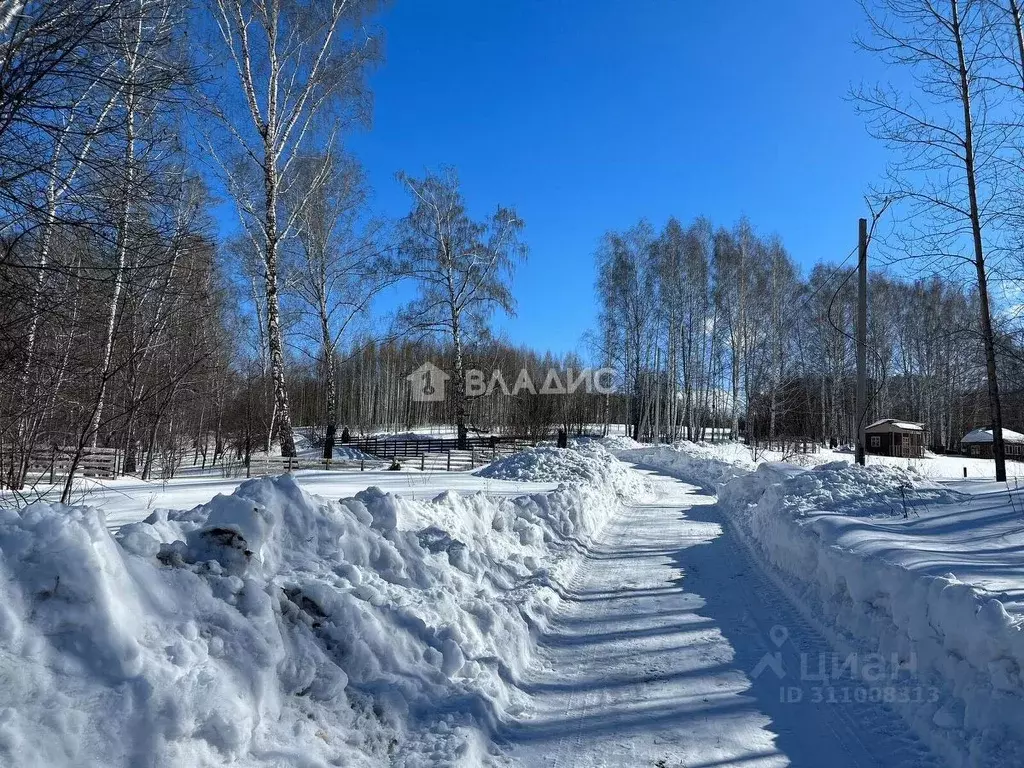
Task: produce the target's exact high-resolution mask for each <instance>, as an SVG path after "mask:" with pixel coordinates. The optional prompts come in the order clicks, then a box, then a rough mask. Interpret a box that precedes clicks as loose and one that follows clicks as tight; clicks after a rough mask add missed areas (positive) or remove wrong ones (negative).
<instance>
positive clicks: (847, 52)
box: [348, 0, 886, 352]
mask: <svg viewBox="0 0 1024 768" xmlns="http://www.w3.org/2000/svg"><path fill="white" fill-rule="evenodd" d="M380 23H381V25H382V26H383V28H384V29H385V30H386V34H387V44H386V50H387V55H386V61H385V62H384V64H383V66H382V67H381V68H380V69H379V70H378V71H376V72H375V73H374V75H373V76H372V79H371V83H372V87H373V90H374V94H375V111H374V125H373V128H372V130H370V131H367V132H363V133H360V134H357V135H353V136H352V137H350V139H349V142H348V144H349V148H350V149H352V150H353V151H354V152H355V153H356V154H357V156H358V157H359V158H360V159H361V160H362V162H363V163H364V164H365V166H366V168H367V170H368V173H369V177H370V181H371V183H372V185H373V187H374V190H375V197H374V201H373V205H374V207H375V209H376V210H377V211H379V212H381V213H384V214H387V215H391V216H400V215H402V214H403V213H404V212H405V211H406V210H407V207H408V201H407V198H406V196H405V194H404V192H403V191H402V190H401V188H400V187H399V185H398V184H397V182H395V180H394V173H395V171H397V170H399V169H405V170H407V171H409V172H410V173H413V174H418V173H422V171H423V170H424V169H425V168H428V167H429V168H434V167H437V166H439V165H441V164H452V165H454V166H456V167H457V168H458V169H459V172H460V175H461V178H462V183H463V191H464V193H465V195H466V197H467V199H468V201H469V205H470V207H471V209H472V210H473V211H474V212H475V213H478V214H483V213H486V212H489V211H490V210H491V209H493V207H494V206H495V205H497V204H498V203H502V204H507V205H513V206H515V207H516V209H517V210H518V212H519V214H520V215H521V216H522V217H523V219H524V220H525V221H526V232H525V237H526V240H527V242H528V244H529V246H530V257H529V261H528V262H527V264H526V265H524V266H522V267H520V269H519V271H518V273H517V275H516V280H515V293H516V296H517V299H518V302H519V311H518V316H517V317H516V318H513V319H510V320H505V319H499V320H498V321H497V323H496V325H497V326H498V328H499V329H500V330H502V331H503V332H504V333H505V334H506V335H507V336H509V337H510V338H511V339H512V340H513V341H515V342H517V343H522V344H528V345H530V346H532V347H535V348H537V349H539V350H551V351H554V352H566V351H569V350H572V349H575V348H577V347H578V346H579V344H580V339H581V336H582V334H583V333H584V332H585V331H586V330H587V329H589V328H591V327H592V326H593V324H594V320H595V306H594V300H593V283H594V268H593V253H594V250H595V247H596V245H597V243H598V241H599V239H600V237H601V235H602V233H603V232H605V231H606V230H608V229H620V228H625V227H628V226H630V225H631V224H633V223H635V222H636V221H637V220H638V219H639V218H641V217H647V218H648V219H650V220H651V221H652V222H653V223H654V224H655V226H659V227H660V226H661V225H662V224H663V223H664V221H665V220H666V219H667V218H668V217H669V216H670V215H675V216H677V217H679V218H680V219H682V220H684V221H686V220H689V219H691V218H693V217H694V216H696V215H698V214H703V215H706V216H709V217H710V218H711V219H712V220H714V221H715V222H716V223H720V224H726V225H730V224H732V223H733V222H734V221H735V220H736V219H737V218H738V217H739V216H740V215H742V214H746V215H747V216H748V217H749V218H750V219H751V221H752V222H753V223H754V225H755V226H756V227H757V228H758V229H759V230H761V231H763V232H765V233H769V232H777V233H779V234H780V235H781V236H782V238H783V239H784V241H785V243H786V245H787V246H788V248H789V250H790V252H791V253H792V255H793V257H794V258H795V259H796V260H797V261H798V263H800V264H801V265H802V266H803V267H804V268H805V270H806V269H807V268H808V267H809V266H810V265H812V264H814V263H815V262H818V261H830V260H834V261H839V260H842V259H843V258H844V257H845V256H846V255H847V254H848V253H849V251H850V249H851V248H852V247H853V246H854V245H855V244H856V227H857V218H858V216H861V215H864V210H863V195H864V192H865V191H866V190H867V188H868V186H869V185H870V184H871V183H872V182H873V181H876V180H877V179H878V178H879V176H880V175H881V173H882V172H883V170H884V165H885V159H886V155H885V151H884V149H883V148H882V147H881V146H880V145H878V144H877V143H876V142H874V141H873V140H872V139H870V138H869V137H868V136H867V134H866V132H865V130H864V125H863V122H862V120H861V118H860V117H858V116H857V115H856V114H855V112H854V108H853V105H852V104H851V103H850V102H849V101H848V100H847V98H846V97H847V93H848V91H849V89H850V86H851V85H856V84H857V83H859V82H861V81H862V80H863V81H866V82H874V81H876V80H879V79H884V78H885V73H884V72H882V71H880V70H879V65H878V64H876V63H875V62H874V61H872V60H871V59H870V58H869V57H868V56H867V55H866V54H863V53H860V52H858V51H856V49H855V47H854V45H853V37H854V35H855V33H856V32H857V30H858V29H860V28H861V27H862V18H861V11H860V8H859V7H858V5H857V4H856V2H854V0H830V1H829V2H824V3H823V2H821V0H791V1H790V2H787V3H764V2H758V1H755V0H740V1H738V2H733V3H728V4H726V3H716V2H691V1H690V0H586V1H584V0H561V1H560V0H547V1H542V0H502V1H500V2H499V1H498V0H434V1H432V2H428V1H427V0H404V1H403V0H396V2H394V3H393V4H392V5H391V6H390V7H389V8H388V9H387V10H386V11H385V12H384V14H383V15H382V17H381V19H380Z"/></svg>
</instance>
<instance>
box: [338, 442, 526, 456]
mask: <svg viewBox="0 0 1024 768" xmlns="http://www.w3.org/2000/svg"><path fill="white" fill-rule="evenodd" d="M535 445H537V440H534V439H530V438H526V437H493V438H492V437H469V438H466V442H465V448H460V446H459V441H458V440H457V439H455V438H440V437H438V438H434V437H431V438H422V439H414V440H388V439H386V438H378V437H364V438H358V439H356V440H353V441H352V442H350V443H346V444H345V445H344V446H343V447H350V448H356V449H358V450H360V451H362V452H363V453H368V454H370V455H371V456H377V457H379V458H382V459H403V458H408V457H410V456H421V455H423V454H435V453H448V452H460V453H464V452H473V453H476V454H479V455H480V456H495V457H496V456H497V455H498V454H499V453H500V454H502V455H508V454H510V453H516V452H517V451H522V450H525V449H526V448H532V447H534V446H535ZM488 460H490V459H488Z"/></svg>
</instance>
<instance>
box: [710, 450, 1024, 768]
mask: <svg viewBox="0 0 1024 768" xmlns="http://www.w3.org/2000/svg"><path fill="white" fill-rule="evenodd" d="M961 501H962V499H961V497H960V495H959V494H956V493H953V492H951V491H949V490H947V489H944V488H942V487H941V486H938V485H936V484H934V483H933V482H931V481H928V480H925V479H924V478H921V477H920V476H919V475H916V474H915V473H913V472H911V471H908V470H905V469H898V468H894V467H884V466H873V467H867V468H864V467H858V466H856V465H851V464H848V463H846V462H835V463H833V464H826V465H824V466H821V467H818V468H816V469H813V470H806V471H805V470H801V469H799V468H796V467H792V466H788V465H779V464H765V465H762V466H761V467H760V468H759V469H758V471H757V472H755V473H753V474H751V475H749V476H747V477H743V478H739V479H736V480H734V481H732V482H731V483H729V484H728V485H726V486H725V487H724V488H723V489H722V490H721V493H720V496H719V506H720V508H721V509H722V510H723V511H724V512H725V513H726V515H727V517H728V519H729V520H730V521H731V522H732V523H733V525H734V527H735V529H736V530H737V531H738V532H739V533H740V535H741V537H742V538H743V539H745V540H746V543H747V544H748V546H751V547H752V548H753V549H754V550H755V554H756V555H757V556H758V557H759V559H762V560H763V561H764V562H765V563H766V564H767V565H768V566H769V567H770V568H772V569H773V570H775V571H776V572H777V573H779V574H780V575H781V576H782V577H783V579H784V582H785V585H786V587H787V591H788V592H789V593H790V595H791V596H792V597H795V599H796V600H797V602H799V603H801V604H803V605H804V606H806V607H807V608H809V610H810V613H811V614H812V615H813V616H815V617H817V618H818V619H819V620H821V621H823V622H824V624H825V626H826V627H827V630H828V634H830V635H831V639H832V641H833V643H834V644H836V645H837V646H839V647H843V648H845V649H847V651H850V650H851V649H852V650H854V651H866V652H868V653H871V654H878V655H880V657H881V658H884V659H886V660H888V663H889V667H890V668H889V669H888V671H887V673H886V674H887V675H892V676H893V677H892V678H888V677H887V680H890V679H896V680H902V681H904V682H903V684H902V685H898V686H896V688H895V689H894V690H895V691H897V694H899V693H901V692H903V691H906V692H907V693H908V695H907V696H905V697H904V696H900V695H897V696H896V697H895V698H894V700H893V701H892V702H890V703H891V704H892V705H893V706H894V707H895V708H896V709H898V710H899V711H900V713H901V714H902V715H903V716H904V718H906V719H907V720H908V722H909V723H910V724H911V725H912V726H913V727H914V729H915V731H917V733H918V734H920V735H921V736H922V737H924V738H926V739H928V741H929V742H930V743H931V745H932V747H933V748H935V749H936V750H937V751H938V752H940V753H941V754H943V755H944V756H945V757H946V758H947V760H949V762H950V763H951V764H952V765H963V766H995V765H1024V748H1022V745H1024V683H1022V679H1021V668H1022V664H1024V633H1022V631H1021V627H1020V626H1019V625H1017V624H1015V622H1014V621H1013V620H1012V618H1011V617H1010V615H1009V614H1008V613H1007V612H1006V610H1005V609H1004V607H1003V605H1002V604H1001V603H1000V602H999V601H998V600H994V599H990V598H988V597H986V596H984V595H983V594H981V593H980V592H979V590H977V589H976V588H974V587H972V586H971V585H969V584H965V583H963V582H961V581H959V580H957V579H956V577H955V576H953V575H951V574H950V575H946V576H942V577H934V576H925V575H922V574H919V573H914V572H912V571H910V570H908V569H906V568H904V567H902V566H900V565H896V564H893V563H891V562H888V561H886V560H885V559H884V558H882V557H878V556H872V555H866V554H864V553H862V552H857V551H855V550H851V549H849V548H845V547H840V546H837V545H836V542H835V538H836V532H837V531H838V530H841V529H842V526H837V525H836V524H835V523H836V518H837V517H844V518H845V517H849V516H855V517H857V518H858V519H859V520H861V521H862V522H861V523H860V524H862V525H863V526H865V527H866V528H867V529H868V530H871V531H872V535H875V536H883V535H884V531H883V530H882V528H881V526H878V527H877V528H875V529H871V523H870V521H871V519H873V518H878V517H882V518H885V517H890V518H892V517H897V518H903V517H904V516H914V515H918V514H920V513H926V514H932V513H935V512H936V510H941V509H942V508H943V507H947V508H952V506H953V505H955V504H958V503H960V502H961ZM861 675H862V677H863V675H864V670H863V669H862V670H861ZM876 682H877V681H876ZM903 699H907V700H903Z"/></svg>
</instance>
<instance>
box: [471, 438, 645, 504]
mask: <svg viewBox="0 0 1024 768" xmlns="http://www.w3.org/2000/svg"><path fill="white" fill-rule="evenodd" d="M477 474H478V475H479V476H481V477H487V478H493V479H496V480H519V481H530V482H561V483H566V484H569V485H583V486H591V487H597V488H606V489H610V490H611V491H612V492H614V493H615V494H617V495H619V496H621V497H622V498H625V499H630V500H636V499H639V498H641V497H643V496H644V495H645V494H646V493H648V492H649V490H650V486H649V485H648V483H647V481H646V480H645V479H644V477H643V476H642V475H640V474H638V473H637V472H634V471H632V470H631V469H630V468H629V467H627V466H626V465H625V464H623V463H622V462H621V461H619V460H618V459H616V458H615V456H613V455H612V454H611V453H610V452H609V451H608V450H607V449H605V448H604V447H603V446H602V445H601V444H600V443H599V442H597V441H596V440H574V441H573V442H572V443H571V445H570V447H569V448H567V449H565V448H563V449H560V448H551V447H546V446H541V447H537V448H529V449H527V450H525V451H521V452H520V453H514V454H512V455H511V456H508V457H506V458H504V459H498V460H497V461H494V462H492V463H490V464H488V465H487V466H486V467H483V468H482V469H480V470H479V471H478V472H477Z"/></svg>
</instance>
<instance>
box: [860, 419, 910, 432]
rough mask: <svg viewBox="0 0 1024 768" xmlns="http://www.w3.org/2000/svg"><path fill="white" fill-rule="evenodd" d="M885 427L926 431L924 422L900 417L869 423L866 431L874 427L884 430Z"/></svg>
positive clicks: (900, 430)
mask: <svg viewBox="0 0 1024 768" xmlns="http://www.w3.org/2000/svg"><path fill="white" fill-rule="evenodd" d="M883 427H888V428H889V430H890V431H897V432H924V424H918V423H917V422H916V421H900V420H899V419H879V420H878V421H876V422H875V423H874V424H868V425H867V426H866V427H865V428H864V431H865V432H869V431H871V430H872V429H876V430H879V431H882V428H883Z"/></svg>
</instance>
